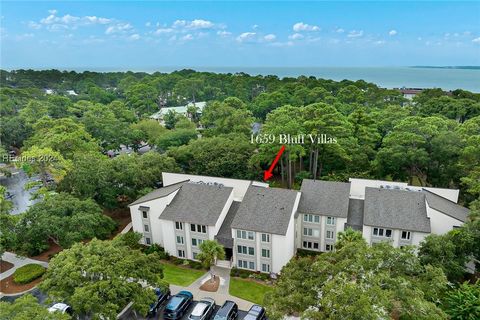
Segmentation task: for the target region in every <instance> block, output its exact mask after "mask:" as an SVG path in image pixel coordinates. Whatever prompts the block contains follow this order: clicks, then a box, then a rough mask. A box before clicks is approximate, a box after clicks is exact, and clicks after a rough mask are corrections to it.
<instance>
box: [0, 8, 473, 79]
mask: <svg viewBox="0 0 480 320" xmlns="http://www.w3.org/2000/svg"><path fill="white" fill-rule="evenodd" d="M0 37H1V40H0V50H1V51H0V67H1V68H3V69H17V68H34V69H45V68H65V69H95V68H96V69H99V68H104V69H118V70H126V69H130V70H148V69H149V68H155V67H177V66H181V67H202V66H203V67H226V66H235V67H237V66H243V67H258V66H262V67H321V66H332V67H363V66H369V67H370V66H377V67H383V66H414V65H437V66H452V65H453V66H458V65H470V66H471V65H477V66H478V65H480V2H479V1H475V2H459V1H399V2H398V1H397V2H396V1H381V2H365V1H354V2H346V1H335V2H328V1H316V2H313V1H310V2H299V1H296V2H288V1H275V2H274V1H264V2H256V1H248V2H239V1H215V2H208V1H192V2H185V1H176V2H166V1H137V2H130V1H75V2H74V1H33V2H26V1H4V0H2V1H1V2H0Z"/></svg>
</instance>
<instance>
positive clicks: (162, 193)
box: [129, 180, 188, 207]
mask: <svg viewBox="0 0 480 320" xmlns="http://www.w3.org/2000/svg"><path fill="white" fill-rule="evenodd" d="M187 182H188V180H185V181H181V182H177V183H174V184H171V185H169V186H166V187H163V188H158V189H155V190H153V191H152V192H150V193H147V194H146V195H144V196H143V197H140V198H138V199H137V200H135V201H134V202H132V203H131V204H129V207H130V206H133V205H136V204H140V203H144V202H147V201H151V200H155V199H158V198H163V197H166V196H168V195H169V194H171V193H172V192H175V191H177V190H178V189H180V187H181V186H182V185H183V184H184V183H187Z"/></svg>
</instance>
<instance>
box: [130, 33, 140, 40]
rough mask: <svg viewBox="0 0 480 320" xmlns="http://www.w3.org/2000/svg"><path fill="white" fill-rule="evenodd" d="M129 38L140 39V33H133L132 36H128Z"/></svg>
mask: <svg viewBox="0 0 480 320" xmlns="http://www.w3.org/2000/svg"><path fill="white" fill-rule="evenodd" d="M128 39H129V40H139V39H140V35H139V34H138V33H135V34H132V35H131V36H130V37H128Z"/></svg>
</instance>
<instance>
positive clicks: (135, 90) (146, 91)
mask: <svg viewBox="0 0 480 320" xmlns="http://www.w3.org/2000/svg"><path fill="white" fill-rule="evenodd" d="M125 98H126V101H127V105H128V106H129V107H130V108H132V109H133V110H135V112H136V114H137V115H138V116H140V117H143V116H145V115H151V114H152V113H154V112H156V111H158V105H157V99H158V95H157V90H155V88H154V87H153V86H151V85H148V84H145V83H136V84H133V85H132V86H130V87H129V88H128V89H127V90H126V91H125Z"/></svg>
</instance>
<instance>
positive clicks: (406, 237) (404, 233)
mask: <svg viewBox="0 0 480 320" xmlns="http://www.w3.org/2000/svg"><path fill="white" fill-rule="evenodd" d="M402 240H410V231H402Z"/></svg>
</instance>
